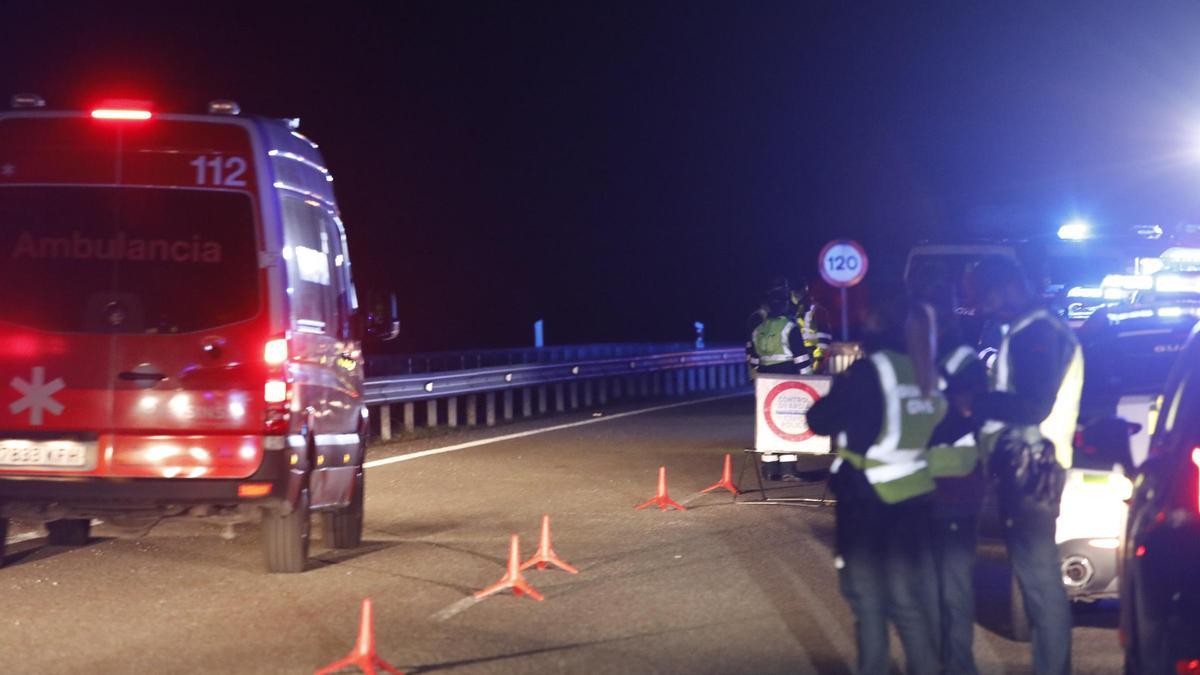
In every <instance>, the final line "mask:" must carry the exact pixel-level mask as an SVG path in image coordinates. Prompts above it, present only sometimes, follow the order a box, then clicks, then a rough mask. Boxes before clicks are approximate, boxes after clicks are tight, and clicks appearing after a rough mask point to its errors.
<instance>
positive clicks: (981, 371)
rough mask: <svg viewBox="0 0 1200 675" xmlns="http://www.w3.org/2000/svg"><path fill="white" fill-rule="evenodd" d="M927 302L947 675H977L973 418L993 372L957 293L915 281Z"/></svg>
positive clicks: (977, 486)
mask: <svg viewBox="0 0 1200 675" xmlns="http://www.w3.org/2000/svg"><path fill="white" fill-rule="evenodd" d="M910 289H911V290H912V293H913V295H914V296H915V297H916V298H918V299H920V300H921V301H922V309H923V310H924V313H925V315H926V321H927V323H928V325H929V330H931V331H933V332H935V333H936V336H937V337H936V344H937V354H938V361H937V370H938V375H939V388H940V389H941V391H942V394H943V396H944V397H945V398H946V400H947V403H948V405H947V412H946V416H945V417H944V418H943V419H942V421H941V422H940V423H939V424H938V425H937V428H935V429H934V430H933V436H932V437H931V438H930V439H929V456H928V458H929V469H930V471H931V472H932V473H933V477H934V479H935V481H936V483H937V489H936V490H935V492H934V501H933V511H932V516H933V518H932V521H931V523H932V534H933V539H932V542H931V543H932V546H933V560H934V568H935V570H936V574H937V589H938V614H939V625H938V629H939V637H940V643H941V649H942V665H943V667H944V668H945V671H946V672H947V673H955V674H956V675H957V674H963V675H974V674H975V673H978V670H977V669H976V667H975V657H974V654H973V651H972V642H973V640H974V634H975V591H974V584H973V576H974V574H973V572H974V566H975V549H976V543H977V541H978V536H977V528H978V524H979V512H980V511H981V510H982V508H983V496H984V493H985V491H986V489H987V483H986V479H985V477H984V472H983V467H982V464H981V462H980V461H979V450H978V447H977V444H976V435H977V434H978V432H979V422H978V419H977V418H976V417H974V416H973V415H972V409H973V404H974V401H975V399H977V398H979V397H980V396H983V395H984V394H986V393H987V388H988V380H987V369H986V367H984V365H983V361H982V360H981V359H980V358H979V353H978V351H977V348H976V347H975V346H973V345H971V344H970V342H969V341H968V340H967V339H966V338H965V334H964V332H963V331H962V328H961V326H960V322H959V321H958V317H957V315H956V314H955V313H954V307H955V305H956V304H957V303H956V302H955V300H954V297H953V295H954V293H953V291H954V289H953V287H950V286H947V285H945V284H942V283H939V282H938V281H937V280H921V279H915V280H913V279H910Z"/></svg>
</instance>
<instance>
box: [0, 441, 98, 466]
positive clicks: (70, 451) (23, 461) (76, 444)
mask: <svg viewBox="0 0 1200 675" xmlns="http://www.w3.org/2000/svg"><path fill="white" fill-rule="evenodd" d="M89 446H91V447H89ZM94 447H95V444H94V443H82V442H80V441H30V440H23V439H2V440H0V468H5V469H7V468H18V467H19V468H28V469H75V468H82V467H85V466H87V464H88V454H89V452H88V451H89V450H90V449H91V448H94Z"/></svg>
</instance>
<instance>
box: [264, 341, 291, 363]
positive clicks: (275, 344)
mask: <svg viewBox="0 0 1200 675" xmlns="http://www.w3.org/2000/svg"><path fill="white" fill-rule="evenodd" d="M288 352H289V349H288V341H287V338H275V339H273V340H267V344H266V346H265V347H263V361H265V362H266V363H267V365H268V366H282V365H283V364H285V363H287V360H288Z"/></svg>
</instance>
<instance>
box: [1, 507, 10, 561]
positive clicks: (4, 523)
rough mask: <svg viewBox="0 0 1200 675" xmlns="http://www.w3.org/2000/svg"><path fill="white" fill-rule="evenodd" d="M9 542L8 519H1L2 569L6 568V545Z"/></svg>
mask: <svg viewBox="0 0 1200 675" xmlns="http://www.w3.org/2000/svg"><path fill="white" fill-rule="evenodd" d="M7 541H8V518H0V567H4V550H5V543H6V542H7Z"/></svg>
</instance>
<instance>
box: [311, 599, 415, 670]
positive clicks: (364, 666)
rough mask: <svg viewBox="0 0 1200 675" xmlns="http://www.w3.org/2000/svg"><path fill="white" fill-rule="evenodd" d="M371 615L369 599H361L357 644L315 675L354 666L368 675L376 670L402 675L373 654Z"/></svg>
mask: <svg viewBox="0 0 1200 675" xmlns="http://www.w3.org/2000/svg"><path fill="white" fill-rule="evenodd" d="M373 615H374V612H373V611H372V610H371V599H370V598H363V601H362V619H361V620H360V621H359V625H358V642H357V643H356V644H355V645H354V649H353V650H351V651H350V653H349V654H348V655H347V656H346V658H344V659H341V660H339V661H334V662H333V663H331V664H329V665H327V666H325V667H324V668H321V669H320V670H318V671H317V672H316V675H326V673H336V672H337V671H339V670H343V669H345V668H349V667H350V666H356V667H358V669H359V670H361V671H363V672H364V673H367V674H368V675H375V669H376V668H380V669H382V670H385V671H387V672H389V673H393V674H394V675H404V674H403V673H401V672H400V671H399V670H396V668H395V667H394V666H392V665H391V664H390V663H388V662H387V661H384V660H383V659H381V658H379V656H378V655H377V654H376V653H375V620H374V616H373Z"/></svg>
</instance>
